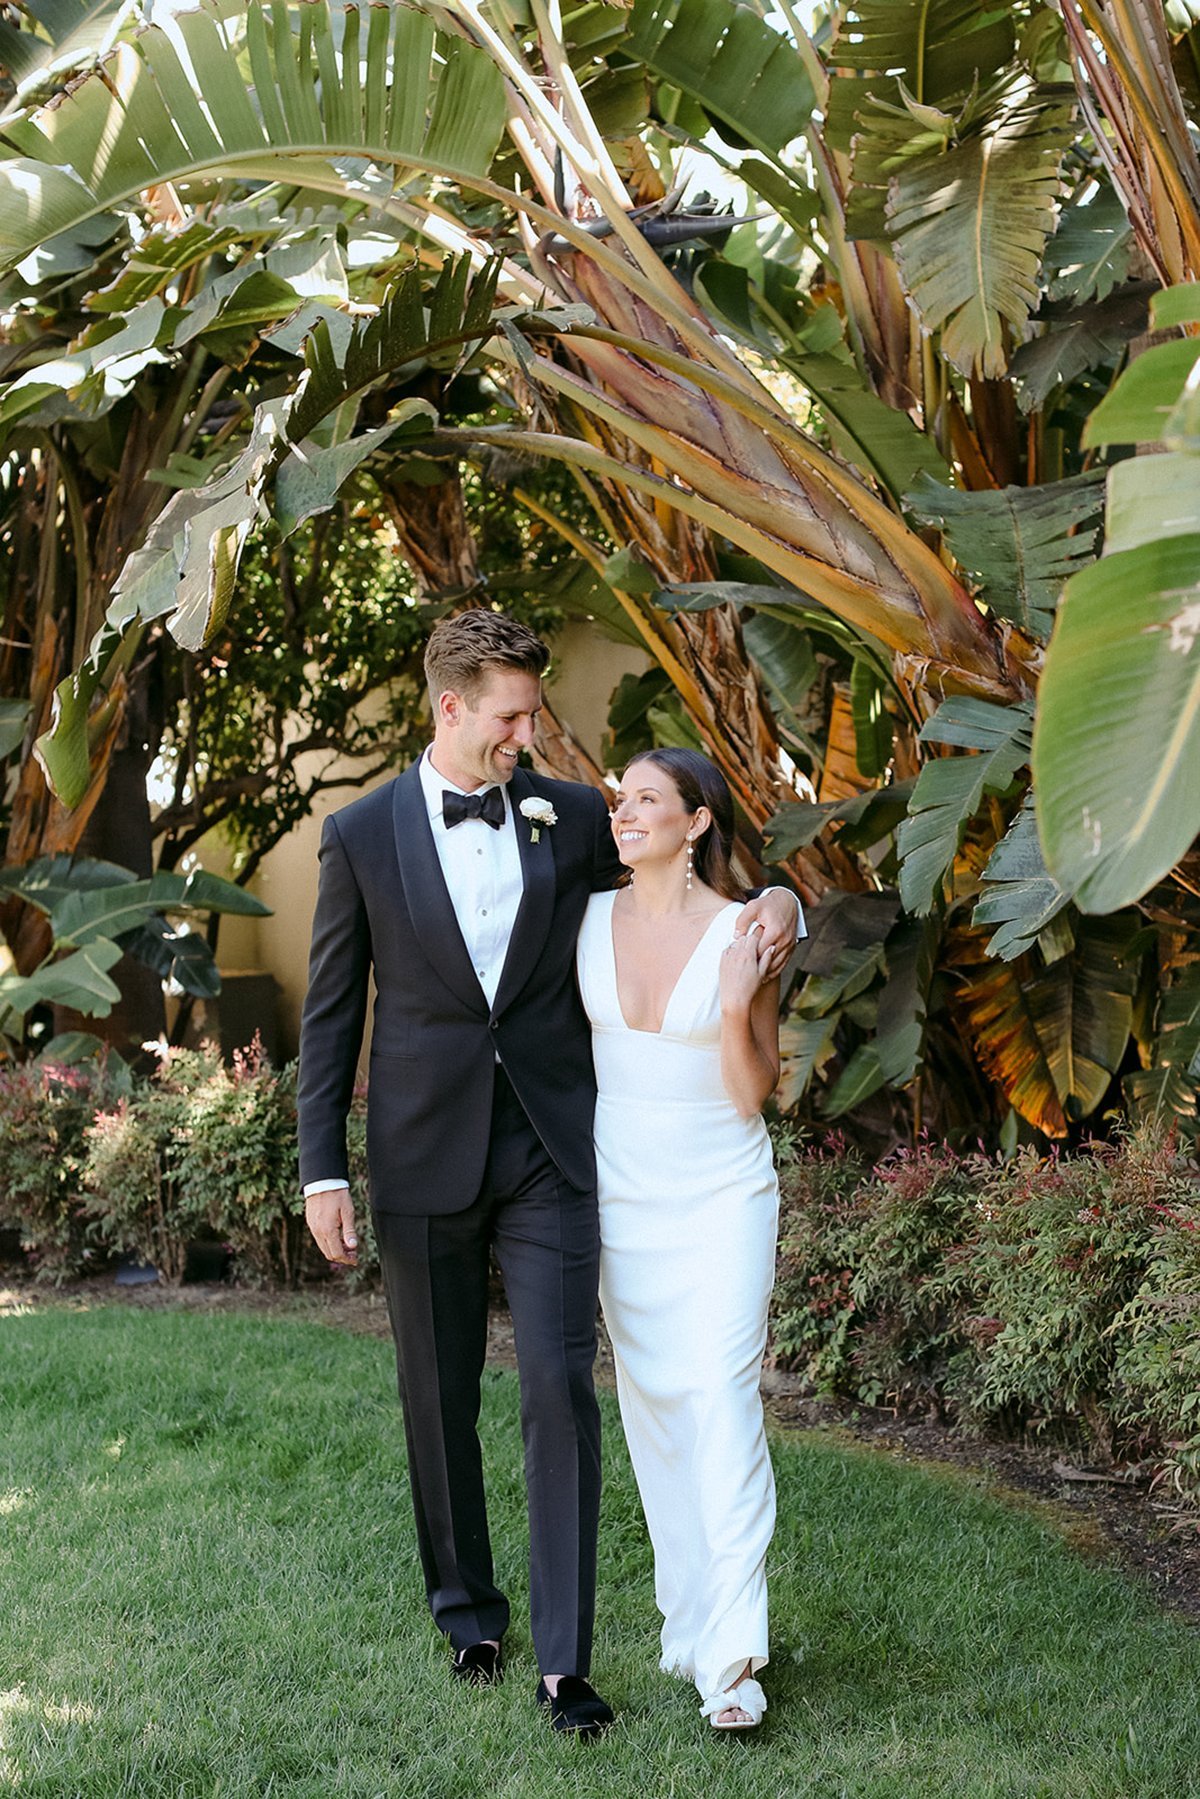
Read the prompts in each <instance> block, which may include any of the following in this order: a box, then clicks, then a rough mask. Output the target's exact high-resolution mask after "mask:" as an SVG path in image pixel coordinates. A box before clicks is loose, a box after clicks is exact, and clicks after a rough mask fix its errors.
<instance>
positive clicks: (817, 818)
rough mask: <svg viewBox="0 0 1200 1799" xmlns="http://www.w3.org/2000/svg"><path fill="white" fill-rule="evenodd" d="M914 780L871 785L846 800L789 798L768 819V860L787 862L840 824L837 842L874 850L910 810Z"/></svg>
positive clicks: (853, 847) (847, 846) (856, 847)
mask: <svg viewBox="0 0 1200 1799" xmlns="http://www.w3.org/2000/svg"><path fill="white" fill-rule="evenodd" d="M914 786H915V782H914V781H911V780H909V781H896V782H893V784H892V785H891V786H890V787H877V788H870V789H868V791H867V792H866V793H855V794H851V796H850V798H849V799H845V800H826V801H825V802H824V803H823V804H821V805H811V804H808V803H806V802H805V801H803V800H788V801H786V802H785V803H784V804H783V805H782V806H781V807H780V808H779V811H778V812H776V813H775V814H774V816H773V817H772V818H769V819H768V820H767V824H766V833H767V853H766V859H767V861H768V862H786V861H787V860H788V858H789V857H790V856H792V855H794V854H795V852H796V851H797V850H798V849H807V847H808V845H809V844H810V843H813V842H815V841H816V839H817V838H818V837H819V836H820V835H821V832H822V831H824V830H825V829H826V828H827V827H828V826H830V825H835V824H836V825H840V826H841V830H840V831H839V832H838V834H837V842H838V843H839V844H841V845H842V846H843V847H844V848H846V849H855V850H862V849H870V848H871V847H872V845H874V844H876V843H878V842H879V841H880V840H881V839H882V838H884V837H887V836H888V835H890V833H891V832H892V831H894V830H895V828H896V826H897V825H898V824H899V823H900V821H901V819H902V818H903V817H904V816H905V814H906V813H907V811H908V803H909V800H910V799H911V798H912V790H913V787H914Z"/></svg>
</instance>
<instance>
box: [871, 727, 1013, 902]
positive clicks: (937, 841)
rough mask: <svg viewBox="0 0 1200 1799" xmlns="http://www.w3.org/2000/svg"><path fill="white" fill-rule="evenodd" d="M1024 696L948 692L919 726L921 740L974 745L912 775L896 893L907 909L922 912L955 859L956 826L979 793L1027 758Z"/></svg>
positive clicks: (995, 786) (999, 786)
mask: <svg viewBox="0 0 1200 1799" xmlns="http://www.w3.org/2000/svg"><path fill="white" fill-rule="evenodd" d="M1032 723H1033V720H1032V709H1031V706H1030V704H1029V703H1027V702H1026V703H1022V704H1021V705H1019V706H993V705H991V704H990V703H989V702H987V701H986V700H972V699H953V700H946V701H944V702H943V703H942V705H941V706H939V708H938V710H937V711H936V712H935V713H934V715H933V717H932V718H931V719H929V720H928V722H927V723H926V724H925V726H924V727H923V729H922V731H921V739H922V741H923V742H925V743H945V744H952V745H955V746H957V747H961V748H965V749H971V750H976V751H978V752H979V754H977V755H972V756H950V757H945V758H942V759H939V760H937V761H933V762H927V763H926V764H925V766H924V768H923V769H922V770H921V773H920V775H919V776H918V777H917V784H916V787H915V788H914V789H913V794H912V798H911V800H910V801H909V808H908V817H907V818H906V819H905V820H904V822H903V823H902V824H901V826H900V831H899V837H898V848H899V852H900V858H901V861H900V895H901V898H902V899H903V901H904V906H905V910H906V911H909V912H915V913H917V914H919V915H922V916H923V915H924V914H926V913H928V912H930V911H931V910H932V909H933V904H934V899H935V897H936V895H937V892H938V890H939V888H940V886H941V883H942V880H943V879H944V877H945V874H946V871H947V870H948V869H949V867H950V864H951V862H953V860H954V857H955V854H956V852H957V850H958V845H959V842H960V839H961V836H962V832H963V831H964V829H965V828H966V825H967V822H968V820H969V819H971V818H973V817H974V815H975V813H976V812H978V810H979V807H980V805H981V804H982V802H983V796H984V794H985V793H1000V792H1003V790H1004V789H1005V788H1006V787H1008V786H1009V785H1010V783H1011V782H1012V779H1013V777H1014V775H1015V774H1016V772H1017V770H1018V769H1019V768H1020V767H1022V765H1023V764H1024V763H1026V762H1028V760H1029V740H1030V732H1031V729H1032Z"/></svg>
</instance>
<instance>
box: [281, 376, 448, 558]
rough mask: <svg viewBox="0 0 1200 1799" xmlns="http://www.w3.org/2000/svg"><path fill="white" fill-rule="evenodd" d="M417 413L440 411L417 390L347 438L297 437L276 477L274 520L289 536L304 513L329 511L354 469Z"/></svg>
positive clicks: (434, 417) (308, 515) (425, 415)
mask: <svg viewBox="0 0 1200 1799" xmlns="http://www.w3.org/2000/svg"><path fill="white" fill-rule="evenodd" d="M414 418H425V419H427V420H429V421H430V422H431V423H436V422H437V411H436V409H435V408H434V407H433V406H431V405H430V403H429V401H428V400H421V399H417V398H416V397H415V396H413V397H410V398H409V399H407V400H403V401H401V403H400V405H399V406H397V408H396V409H395V412H394V413H393V415H392V417H391V418H390V419H389V420H388V421H387V423H386V425H376V427H375V429H374V430H373V431H360V432H359V433H358V435H357V436H356V437H351V438H347V439H346V441H345V442H344V443H336V444H318V443H314V441H313V440H312V438H305V439H304V441H303V442H302V443H298V444H297V445H296V446H295V448H294V449H293V450H292V451H290V453H289V454H288V456H287V458H286V460H285V461H284V462H283V463H282V464H281V465H280V468H279V471H278V473H277V474H276V477H275V522H276V524H277V525H278V526H279V530H280V532H281V534H282V535H283V536H284V537H289V536H290V535H291V534H292V532H293V531H296V530H298V529H299V527H300V526H301V525H302V524H303V523H304V521H305V520H306V519H310V518H313V517H314V516H315V515H316V514H317V513H319V512H328V510H329V508H330V507H331V506H332V505H333V503H334V501H335V499H336V498H337V496H338V493H339V491H340V489H341V488H342V486H343V484H344V483H345V482H346V481H347V480H348V479H349V477H350V476H351V475H352V474H353V473H354V471H355V469H357V468H359V467H361V465H362V464H363V463H364V462H365V461H366V459H367V457H368V456H370V455H371V453H372V451H374V450H377V449H379V448H380V446H381V445H382V444H385V443H386V442H387V440H388V438H389V437H394V436H395V434H396V432H397V431H399V430H400V428H401V427H402V426H403V425H406V424H408V423H410V421H411V420H413V419H414Z"/></svg>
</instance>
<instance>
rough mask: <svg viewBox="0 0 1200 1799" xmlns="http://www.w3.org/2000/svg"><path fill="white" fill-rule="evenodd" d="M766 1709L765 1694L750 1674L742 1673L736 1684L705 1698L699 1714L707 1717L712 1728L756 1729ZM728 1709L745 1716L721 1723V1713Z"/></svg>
mask: <svg viewBox="0 0 1200 1799" xmlns="http://www.w3.org/2000/svg"><path fill="white" fill-rule="evenodd" d="M766 1709H767V1695H766V1694H765V1693H764V1692H763V1690H762V1688H761V1687H760V1686H759V1684H758V1682H757V1681H756V1680H755V1679H754V1678H753V1677H752V1676H751V1675H749V1674H744V1675H743V1676H742V1678H741V1680H739V1681H738V1683H737V1685H736V1686H732V1687H726V1688H725V1689H724V1691H723V1692H720V1693H714V1694H713V1695H712V1697H711V1699H706V1700H705V1701H704V1704H703V1705H702V1706H701V1707H700V1716H701V1717H702V1718H707V1719H708V1721H709V1723H710V1724H711V1725H712V1727H713V1729H714V1730H757V1729H758V1727H759V1725H760V1724H761V1723H762V1721H763V1713H764V1712H765V1711H766ZM729 1711H739V1712H745V1713H746V1716H745V1717H744V1718H730V1719H729V1720H728V1721H727V1722H725V1723H722V1721H721V1713H722V1712H729Z"/></svg>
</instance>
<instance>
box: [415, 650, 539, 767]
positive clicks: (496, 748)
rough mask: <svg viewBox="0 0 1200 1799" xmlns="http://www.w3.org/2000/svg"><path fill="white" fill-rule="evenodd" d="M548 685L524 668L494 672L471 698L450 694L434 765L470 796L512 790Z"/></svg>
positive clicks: (436, 740)
mask: <svg viewBox="0 0 1200 1799" xmlns="http://www.w3.org/2000/svg"><path fill="white" fill-rule="evenodd" d="M541 708H542V684H541V682H540V680H539V679H538V677H537V676H536V675H530V674H526V673H525V672H524V671H523V670H521V669H514V668H494V669H491V670H489V672H488V674H487V676H486V678H485V679H484V680H483V681H482V683H481V684H480V686H479V687H478V688H477V689H476V691H475V692H474V693H473V694H471V695H470V696H468V695H466V694H458V693H444V694H443V695H442V697H441V703H440V707H439V712H438V720H437V730H436V734H435V737H434V745H433V765H434V767H435V768H436V769H437V771H438V773H439V774H440V775H444V776H445V778H446V779H447V780H448V781H453V782H454V784H455V785H456V786H457V787H461V788H462V790H463V791H464V792H465V793H472V792H474V790H475V789H476V788H477V787H490V786H491V785H492V784H493V783H499V785H500V786H506V785H507V784H508V782H509V781H510V780H511V779H512V774H513V770H514V769H515V768H516V766H517V758H518V756H519V755H520V752H521V751H522V750H524V749H528V748H529V746H530V744H531V743H532V742H533V738H534V732H535V729H536V726H537V717H538V713H539V712H540V711H541Z"/></svg>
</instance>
